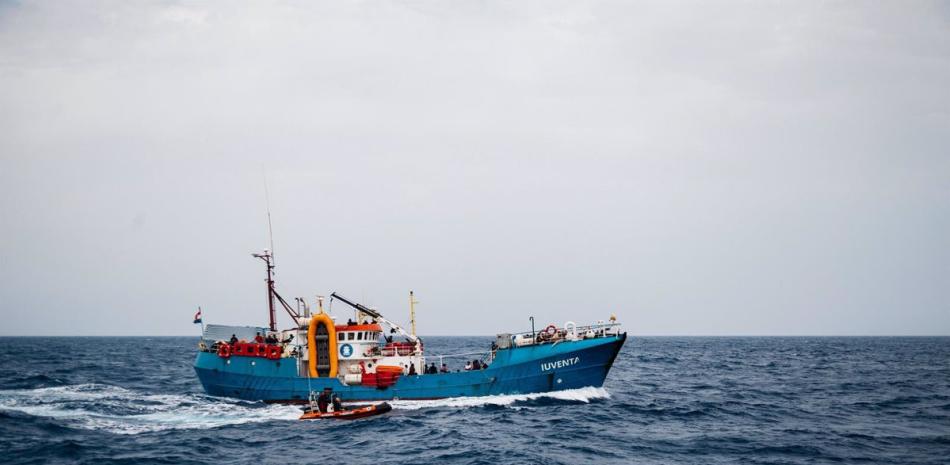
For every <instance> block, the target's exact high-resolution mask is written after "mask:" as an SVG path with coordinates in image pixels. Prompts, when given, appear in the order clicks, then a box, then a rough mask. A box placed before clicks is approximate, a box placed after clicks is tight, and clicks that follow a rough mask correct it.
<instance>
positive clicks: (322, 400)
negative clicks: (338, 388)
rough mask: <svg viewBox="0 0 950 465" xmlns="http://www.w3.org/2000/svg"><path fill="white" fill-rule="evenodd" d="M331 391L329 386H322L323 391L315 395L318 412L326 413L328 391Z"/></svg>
mask: <svg viewBox="0 0 950 465" xmlns="http://www.w3.org/2000/svg"><path fill="white" fill-rule="evenodd" d="M331 392H333V390H332V389H330V388H323V392H321V393H320V395H319V396H317V408H318V409H320V413H327V405H330V393H331Z"/></svg>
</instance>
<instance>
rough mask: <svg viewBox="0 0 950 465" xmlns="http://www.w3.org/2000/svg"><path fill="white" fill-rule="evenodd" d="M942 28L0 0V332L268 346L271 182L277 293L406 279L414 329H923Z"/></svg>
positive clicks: (947, 167)
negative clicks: (613, 316)
mask: <svg viewBox="0 0 950 465" xmlns="http://www.w3.org/2000/svg"><path fill="white" fill-rule="evenodd" d="M948 17H950V16H948V15H947V10H946V8H945V7H944V6H942V4H940V3H930V2H905V3H901V4H900V5H887V4H881V5H866V4H860V3H836V4H827V3H819V2H797V3H781V2H779V3H768V4H748V3H726V4H693V3H669V2H634V3H629V2H576V1H573V2H549V1H546V2H517V3H511V2H479V3H461V4H460V3H444V2H428V1H421V2H388V3H366V2H345V3H326V4H313V3H308V2H280V3H273V4H266V5H265V4H257V3H253V2H247V3H244V2H204V3H200V4H192V3H180V2H150V3H136V4H131V3H128V2H93V3H83V4H78V3H76V4H70V3H65V4H62V3H59V4H55V5H53V4H48V3H42V2H35V3H34V2H23V3H7V4H4V5H3V6H0V166H2V169H0V183H2V184H0V185H2V186H3V187H2V188H0V189H2V190H0V194H2V198H0V211H2V214H3V217H4V218H5V221H4V228H3V231H4V232H3V239H4V243H5V244H7V247H5V249H6V250H4V251H2V252H0V258H2V261H3V263H5V266H4V267H3V269H2V270H0V282H2V283H3V284H0V298H2V299H3V300H4V301H5V302H6V303H5V304H4V305H3V306H0V312H2V314H0V316H2V317H4V318H5V320H6V321H10V322H11V323H12V324H11V326H9V327H10V328H22V330H23V331H27V332H34V333H50V332H52V333H72V332H80V333H84V334H85V333H156V332H157V333H163V334H169V333H171V334H179V333H183V332H186V331H190V330H192V329H193V328H191V326H190V325H189V322H190V320H189V317H190V313H189V312H191V309H192V308H193V307H194V306H196V305H198V304H202V306H203V308H205V309H206V312H207V314H208V319H209V321H211V320H218V321H225V320H226V321H229V322H233V323H248V322H259V320H260V319H261V318H262V316H263V315H265V312H264V311H263V306H262V304H263V299H262V297H261V293H262V290H261V289H260V288H259V284H260V276H259V275H260V270H259V269H258V267H257V263H256V262H254V261H252V260H250V259H249V258H248V257H249V255H248V254H249V253H250V252H251V251H255V250H258V249H262V248H264V247H266V246H267V243H268V241H267V235H266V227H265V225H264V216H263V211H264V205H263V186H262V184H263V182H262V179H263V177H264V171H265V169H264V167H265V166H266V173H267V176H268V178H269V179H270V182H271V194H272V210H273V216H274V220H275V233H276V240H277V244H276V247H277V251H278V265H279V267H280V268H279V270H280V274H279V279H280V281H279V282H280V284H281V286H282V289H285V291H284V294H285V295H301V296H309V297H310V298H311V300H312V297H313V294H316V293H323V294H328V293H329V291H331V290H334V289H335V290H339V291H341V292H343V293H344V294H345V295H347V294H348V295H350V296H352V297H354V298H357V299H365V300H366V301H368V302H371V303H374V304H376V305H378V306H379V307H380V308H381V309H383V310H386V309H392V311H393V312H396V314H397V315H398V314H400V313H399V312H402V313H405V309H404V308H402V307H404V303H405V296H404V295H403V294H404V293H405V292H406V291H407V290H408V289H409V288H413V289H415V290H416V292H417V294H418V295H419V296H420V299H422V300H423V302H424V303H423V305H422V306H421V307H420V317H421V323H420V330H421V331H422V332H423V333H430V334H432V333H441V334H461V333H483V334H487V333H490V332H493V331H502V330H508V329H517V328H518V327H519V325H523V324H524V323H525V322H526V321H527V316H528V315H529V314H530V315H535V316H537V317H538V318H539V319H550V320H552V321H563V320H567V319H572V320H574V321H583V320H584V319H585V318H587V319H600V318H603V317H604V316H606V315H609V314H610V313H617V314H618V315H620V316H621V318H622V319H624V320H625V321H627V322H629V323H630V325H631V329H632V330H633V331H635V332H641V333H651V334H736V333H747V334H749V333H750V334H788V333H808V334H826V333H833V334H839V333H847V334H852V333H901V334H905V333H915V334H916V333H934V332H936V333H947V332H948V331H950V317H948V316H947V315H948V312H946V304H945V302H947V301H948V297H950V295H948V294H947V293H948V291H947V289H950V282H948V281H947V276H950V273H948V271H950V270H948V269H947V266H948V265H947V263H950V256H948V254H950V252H948V251H950V247H947V246H948V244H947V240H946V237H950V219H948V218H950V205H948V199H950V192H948V190H950V188H948V186H950V182H948V180H950V161H948V158H947V156H946V155H945V153H946V147H947V145H948V144H947V143H948V136H947V135H948V134H950V131H948V129H950V127H948V126H950V114H948V111H950V90H948V87H947V86H946V84H945V83H946V82H950V50H948V49H950V40H948V39H950V37H948V35H950V28H948V27H947V19H948ZM67 305H68V308H69V311H68V312H65V311H64V312H63V313H65V315H63V316H62V317H61V318H51V317H50V316H49V313H48V312H47V310H48V309H49V308H51V306H56V307H59V306H67ZM131 311H134V312H135V313H136V314H137V315H139V317H137V318H126V317H125V315H129V312H131ZM427 312H428V313H427ZM182 315H183V316H184V318H182V317H181V316H182ZM143 322H147V324H143ZM19 330H20V329H17V331H19ZM10 331H14V330H12V329H11V330H10Z"/></svg>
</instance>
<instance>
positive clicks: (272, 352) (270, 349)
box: [267, 345, 284, 360]
mask: <svg viewBox="0 0 950 465" xmlns="http://www.w3.org/2000/svg"><path fill="white" fill-rule="evenodd" d="M283 353H284V349H283V348H281V347H280V346H277V345H274V346H267V358H268V359H269V360H279V359H280V356H281V355H283Z"/></svg>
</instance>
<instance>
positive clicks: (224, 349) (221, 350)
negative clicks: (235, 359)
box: [218, 344, 231, 358]
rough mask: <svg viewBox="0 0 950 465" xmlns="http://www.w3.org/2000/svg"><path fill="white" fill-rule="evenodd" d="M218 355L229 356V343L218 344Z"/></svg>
mask: <svg viewBox="0 0 950 465" xmlns="http://www.w3.org/2000/svg"><path fill="white" fill-rule="evenodd" d="M218 357H221V358H231V345H230V344H221V345H219V346H218Z"/></svg>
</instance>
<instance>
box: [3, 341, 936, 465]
mask: <svg viewBox="0 0 950 465" xmlns="http://www.w3.org/2000/svg"><path fill="white" fill-rule="evenodd" d="M490 341H491V339H490V338H446V337H442V338H438V337H431V338H427V339H426V349H427V351H428V352H430V353H432V354H436V353H453V352H456V353H457V352H467V351H473V350H481V349H484V348H485V347H487V345H488V344H489V343H490ZM196 342H197V338H0V463H4V464H11V463H12V464H25V463H88V464H96V465H105V464H112V463H128V464H145V463H175V464H180V463H213V464H233V463H247V464H296V463H326V464H331V463H340V464H362V463H374V464H376V463H387V464H388V463H406V464H420V463H433V464H436V463H438V464H442V463H447V464H455V463H458V464H476V463H479V464H481V463H483V464H505V463H519V464H534V463H537V464H559V463H562V464H578V463H598V464H600V463H695V464H715V463H761V464H766V463H770V464H814V463H894V464H924V463H926V464H947V463H950V338H923V337H921V338H876V337H873V338H811V337H800V338H799V337H792V338H699V337H696V338H637V337H633V338H631V339H629V340H628V342H627V345H626V346H625V347H624V349H623V352H622V353H621V354H620V356H619V357H618V358H617V362H616V364H615V366H614V368H613V370H612V371H611V373H610V376H609V377H608V378H607V383H606V385H605V387H604V388H603V389H594V388H588V389H582V390H578V391H570V392H565V393H559V394H555V395H550V396H548V395H539V396H499V397H489V398H458V399H446V400H440V401H423V402H415V403H413V402H396V403H395V405H394V406H395V410H394V412H393V413H391V414H389V415H386V416H383V417H376V418H373V419H366V420H359V421H354V422H349V423H342V422H321V421H316V422H302V421H297V420H296V418H297V417H298V416H299V410H298V409H297V408H296V407H292V406H273V405H264V404H262V403H257V402H243V401H235V400H228V399H219V398H214V397H209V396H206V395H204V394H203V393H202V390H201V386H200V385H199V383H198V381H197V379H196V378H195V374H194V371H193V370H192V368H191V363H192V361H193V359H194V355H195V353H194V347H195V344H196Z"/></svg>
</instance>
